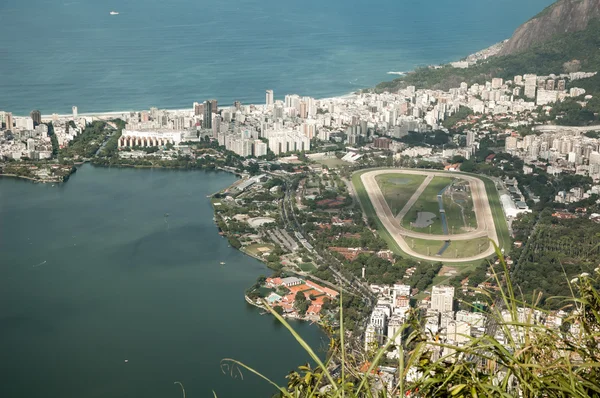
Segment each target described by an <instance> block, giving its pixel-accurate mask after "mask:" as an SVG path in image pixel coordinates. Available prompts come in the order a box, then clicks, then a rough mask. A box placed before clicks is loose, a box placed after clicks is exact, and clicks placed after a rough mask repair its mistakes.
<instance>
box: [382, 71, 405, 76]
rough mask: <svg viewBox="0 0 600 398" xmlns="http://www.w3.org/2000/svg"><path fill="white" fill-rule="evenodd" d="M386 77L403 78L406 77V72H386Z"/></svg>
mask: <svg viewBox="0 0 600 398" xmlns="http://www.w3.org/2000/svg"><path fill="white" fill-rule="evenodd" d="M387 74H388V75H398V76H404V75H406V72H388V73H387Z"/></svg>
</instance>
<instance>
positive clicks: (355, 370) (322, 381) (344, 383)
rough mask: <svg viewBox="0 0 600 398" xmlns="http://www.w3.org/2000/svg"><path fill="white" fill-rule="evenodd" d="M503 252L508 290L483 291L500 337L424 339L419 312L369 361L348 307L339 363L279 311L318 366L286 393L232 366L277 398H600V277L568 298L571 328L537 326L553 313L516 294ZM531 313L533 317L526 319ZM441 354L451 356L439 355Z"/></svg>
mask: <svg viewBox="0 0 600 398" xmlns="http://www.w3.org/2000/svg"><path fill="white" fill-rule="evenodd" d="M497 253H498V255H499V256H500V257H501V263H502V269H503V271H502V272H499V273H494V275H493V278H494V279H495V280H496V282H497V284H498V285H499V286H502V288H501V289H500V291H499V292H488V291H479V293H480V294H481V296H482V297H485V298H486V300H487V302H488V305H491V304H495V305H494V306H490V307H489V308H491V309H490V310H489V312H488V318H489V319H490V320H491V322H489V324H488V330H490V331H492V329H495V330H496V331H497V333H486V334H484V335H483V336H482V337H478V338H474V337H470V336H469V337H468V341H467V342H466V343H465V344H464V345H461V346H455V345H450V344H444V343H441V342H438V341H437V340H436V339H435V338H432V337H435V336H428V335H426V334H425V333H424V332H423V329H422V327H421V325H422V322H423V319H422V318H421V316H420V313H419V312H418V311H413V312H412V313H411V314H410V317H409V321H408V322H407V323H406V324H405V325H404V326H403V327H402V328H400V329H399V330H398V332H397V334H396V336H394V337H393V338H392V339H390V340H388V341H387V343H386V344H385V345H383V346H382V347H380V348H378V349H375V350H372V351H370V352H367V353H363V352H362V349H361V348H360V347H355V346H353V345H352V344H349V343H348V341H347V338H346V337H347V336H346V332H345V330H344V327H343V325H344V322H343V318H344V316H345V315H344V312H343V308H342V307H340V310H339V311H340V313H339V317H340V320H341V322H340V325H341V327H340V328H339V329H334V328H333V327H329V329H328V331H329V333H330V336H331V338H330V344H329V355H328V357H327V360H326V361H322V360H321V358H320V357H319V356H318V355H317V354H316V352H315V348H314V347H310V346H309V345H308V344H307V343H306V342H305V341H304V340H303V339H302V338H301V337H300V336H299V335H298V334H297V333H296V332H295V331H294V330H293V328H292V327H291V326H290V325H289V324H288V323H287V322H286V321H285V320H284V319H283V318H282V317H281V316H279V314H277V313H276V312H275V311H273V310H270V311H271V312H272V313H273V315H274V316H275V317H276V318H277V319H278V320H279V321H280V322H281V323H282V324H283V325H284V326H285V327H286V328H287V329H288V330H289V331H290V333H291V334H292V335H293V337H294V338H295V339H296V341H297V342H298V343H299V344H300V345H301V346H302V348H303V349H304V350H305V351H306V352H307V353H308V355H309V356H310V358H311V359H312V361H313V363H312V364H306V365H304V366H300V367H299V368H298V370H296V371H292V372H290V373H289V374H288V376H287V379H288V381H287V385H278V384H277V383H275V382H273V381H272V380H269V379H268V378H267V377H265V376H263V375H262V374H260V373H259V371H257V370H255V369H252V368H250V367H248V366H246V365H244V364H243V363H241V362H239V361H237V360H235V359H224V360H223V362H224V364H226V365H227V366H228V367H229V366H233V367H236V368H238V369H240V371H248V372H251V373H253V374H255V375H258V376H259V377H261V378H263V379H264V380H265V381H266V382H268V383H270V384H271V385H272V386H273V388H274V389H276V391H277V394H276V395H275V396H276V397H296V398H300V397H331V398H334V397H353V398H354V397H405V396H410V397H525V398H534V397H598V396H600V370H599V364H600V358H599V350H598V339H599V338H600V333H599V331H600V292H598V290H597V289H596V286H597V285H598V283H599V282H600V269H599V268H596V269H595V271H594V272H593V274H592V275H590V274H582V275H581V276H580V277H579V278H578V279H574V280H572V281H571V284H570V286H571V288H572V291H573V294H572V295H571V297H568V298H563V304H564V308H566V309H569V310H572V312H571V315H570V316H568V317H567V318H565V319H564V322H563V325H564V327H560V328H554V327H548V326H544V325H543V324H541V323H537V322H536V321H535V319H534V317H533V313H534V311H536V312H537V313H540V314H544V313H545V311H543V310H540V309H538V308H537V303H538V299H537V297H536V296H535V295H534V296H532V297H533V299H531V300H529V301H528V302H527V301H526V300H525V299H524V298H523V297H522V296H520V295H518V294H517V293H516V292H515V290H514V289H513V287H512V282H511V279H510V276H509V273H508V268H507V266H506V264H505V262H504V260H503V259H502V256H501V253H500V251H499V249H498V248H497ZM502 311H504V314H502V313H501V312H502ZM524 312H525V313H526V314H529V315H526V316H525V317H523V316H522V314H523V313H524ZM507 314H508V316H507ZM520 314H521V316H520ZM400 335H403V336H406V339H405V340H404V341H405V343H404V344H403V345H402V346H401V347H394V346H393V341H394V340H395V338H396V337H398V336H400ZM499 335H503V336H506V337H507V338H506V340H505V341H500V340H499V339H498V338H497V337H495V336H499ZM394 348H397V349H398V350H399V354H400V355H399V356H398V359H397V360H396V361H395V364H394V366H393V369H394V374H395V376H396V377H395V378H394V380H393V382H392V383H387V382H384V379H383V377H382V373H380V369H381V366H382V364H383V363H384V361H385V358H386V354H387V353H388V352H389V351H390V350H392V349H394ZM441 351H443V352H444V353H445V354H442V355H435V354H434V352H438V353H439V352H441ZM388 365H389V364H388ZM388 369H389V367H388ZM215 395H216V394H215Z"/></svg>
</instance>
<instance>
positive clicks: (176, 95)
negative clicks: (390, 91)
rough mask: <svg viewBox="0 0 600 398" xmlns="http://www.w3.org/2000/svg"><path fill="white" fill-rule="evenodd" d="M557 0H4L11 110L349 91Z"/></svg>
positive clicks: (471, 48) (2, 97)
mask: <svg viewBox="0 0 600 398" xmlns="http://www.w3.org/2000/svg"><path fill="white" fill-rule="evenodd" d="M551 2H552V1H551V0H528V1H520V0H502V1H497V0H455V1H447V0H430V1H422V0H356V1H351V2H348V1H347V0H327V1H322V0H305V1H290V0H229V1H214V0H211V1H209V0H170V1H164V0H102V1H98V0H2V1H0V17H1V20H0V76H1V81H2V84H1V85H0V109H2V110H6V111H12V112H13V113H15V114H25V113H28V112H29V111H30V110H32V109H36V108H37V109H40V110H42V112H43V113H45V114H47V113H52V112H58V113H69V112H70V111H71V106H72V105H77V106H78V107H79V111H80V112H90V111H111V110H129V109H144V108H148V107H150V106H158V107H167V108H182V107H188V106H189V107H191V105H192V102H193V101H202V100H204V99H207V98H213V97H214V98H217V99H218V100H219V102H220V103H226V104H230V103H232V102H233V101H234V100H240V101H242V102H244V103H250V102H254V103H262V102H263V101H264V98H265V97H264V92H265V89H269V88H271V89H274V90H275V97H277V98H282V97H283V95H285V94H286V93H294V92H296V93H298V94H303V95H311V96H313V97H317V98H318V97H326V96H332V95H340V94H346V93H348V92H351V91H353V90H356V89H359V88H363V87H369V86H372V85H374V84H376V83H378V82H380V81H383V80H389V79H391V78H393V77H395V76H393V75H388V74H387V72H389V71H407V70H410V69H412V68H414V67H415V66H417V65H427V64H432V63H440V62H447V61H452V60H456V59H459V58H462V57H464V56H466V55H468V54H470V53H473V52H475V51H477V50H480V49H482V48H484V47H487V46H489V45H491V44H493V43H495V42H498V41H500V40H503V39H505V38H507V37H508V36H510V35H511V33H512V32H513V31H514V29H515V28H516V27H517V26H518V25H519V24H521V23H522V22H524V21H526V20H527V19H529V18H530V17H531V16H532V15H534V14H535V13H537V12H538V11H540V10H542V9H543V8H544V7H545V6H546V5H548V4H550V3H551ZM111 10H115V11H118V12H120V15H118V16H110V15H109V12H110V11H111Z"/></svg>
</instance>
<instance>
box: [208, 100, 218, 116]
mask: <svg viewBox="0 0 600 398" xmlns="http://www.w3.org/2000/svg"><path fill="white" fill-rule="evenodd" d="M209 102H210V104H211V106H212V108H211V111H212V113H219V107H218V106H217V100H216V99H212V100H210V101H209Z"/></svg>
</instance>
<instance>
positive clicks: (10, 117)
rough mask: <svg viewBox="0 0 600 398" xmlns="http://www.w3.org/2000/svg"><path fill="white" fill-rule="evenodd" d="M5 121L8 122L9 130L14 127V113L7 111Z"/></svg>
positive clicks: (7, 127)
mask: <svg viewBox="0 0 600 398" xmlns="http://www.w3.org/2000/svg"><path fill="white" fill-rule="evenodd" d="M4 123H5V124H6V129H7V130H11V131H12V129H13V124H14V120H13V115H12V113H10V112H6V113H5V114H4Z"/></svg>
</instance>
